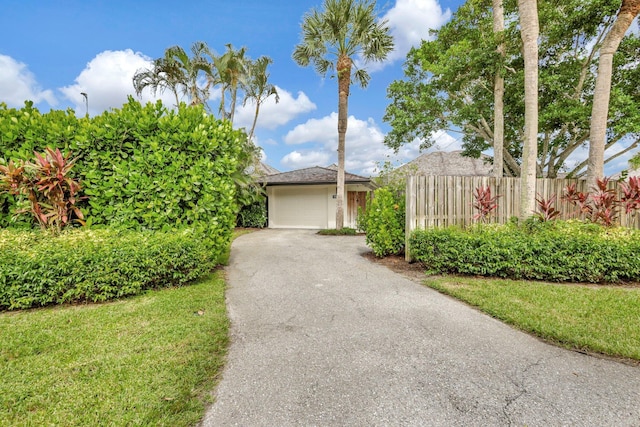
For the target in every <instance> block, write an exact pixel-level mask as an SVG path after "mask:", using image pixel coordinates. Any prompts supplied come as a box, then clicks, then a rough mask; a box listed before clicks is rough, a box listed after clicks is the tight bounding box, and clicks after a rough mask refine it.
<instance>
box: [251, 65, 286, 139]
mask: <svg viewBox="0 0 640 427" xmlns="http://www.w3.org/2000/svg"><path fill="white" fill-rule="evenodd" d="M272 62H273V60H272V59H271V58H269V57H267V56H261V57H260V58H258V59H256V60H255V61H251V60H248V64H247V78H246V81H245V84H244V101H243V102H242V105H243V106H244V105H246V104H247V101H251V102H253V103H254V104H255V106H256V109H255V114H254V116H253V123H252V124H251V130H250V131H249V140H252V139H253V133H254V132H255V130H256V123H258V115H259V114H260V106H261V105H262V103H263V102H264V101H266V99H267V98H269V97H270V96H271V95H274V96H275V100H276V103H278V102H280V96H279V95H278V91H277V90H276V87H275V86H274V85H273V84H271V83H269V73H268V72H267V67H268V66H269V64H271V63H272Z"/></svg>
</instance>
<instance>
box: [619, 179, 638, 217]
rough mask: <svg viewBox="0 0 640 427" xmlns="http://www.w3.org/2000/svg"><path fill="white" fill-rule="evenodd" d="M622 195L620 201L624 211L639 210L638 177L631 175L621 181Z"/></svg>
mask: <svg viewBox="0 0 640 427" xmlns="http://www.w3.org/2000/svg"><path fill="white" fill-rule="evenodd" d="M620 188H621V190H622V196H621V197H620V202H621V203H622V204H623V205H624V211H625V213H632V212H637V211H640V177H638V176H632V177H631V178H629V181H628V182H621V183H620Z"/></svg>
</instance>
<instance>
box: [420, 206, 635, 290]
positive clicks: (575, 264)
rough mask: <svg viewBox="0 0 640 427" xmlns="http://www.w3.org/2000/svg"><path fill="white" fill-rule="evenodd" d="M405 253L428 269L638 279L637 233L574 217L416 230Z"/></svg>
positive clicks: (547, 277)
mask: <svg viewBox="0 0 640 427" xmlns="http://www.w3.org/2000/svg"><path fill="white" fill-rule="evenodd" d="M409 244H410V245H411V254H412V256H413V257H414V258H415V259H416V260H417V261H420V262H422V263H423V264H424V265H425V266H426V267H427V269H428V271H429V272H431V273H456V274H469V275H480V276H497V277H505V278H512V279H536V280H547V281H557V282H564V281H569V282H592V283H600V282H621V281H638V280H640V257H638V256H637V254H638V253H640V232H638V231H635V230H629V229H624V228H614V229H607V228H605V227H602V226H599V225H597V224H586V223H582V222H575V221H553V222H539V221H536V220H535V219H533V220H529V221H527V222H525V223H524V224H523V225H521V226H518V225H515V224H507V225H477V226H474V227H471V228H469V229H461V228H459V227H448V228H442V229H430V230H416V231H415V232H414V233H412V235H411V237H410V243H409Z"/></svg>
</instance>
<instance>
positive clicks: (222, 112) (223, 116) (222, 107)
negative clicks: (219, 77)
mask: <svg viewBox="0 0 640 427" xmlns="http://www.w3.org/2000/svg"><path fill="white" fill-rule="evenodd" d="M226 90H227V88H226V86H225V85H224V84H222V85H220V119H221V120H225V119H226V118H227V112H226V111H225V110H226V107H225V105H224V93H225V91H226Z"/></svg>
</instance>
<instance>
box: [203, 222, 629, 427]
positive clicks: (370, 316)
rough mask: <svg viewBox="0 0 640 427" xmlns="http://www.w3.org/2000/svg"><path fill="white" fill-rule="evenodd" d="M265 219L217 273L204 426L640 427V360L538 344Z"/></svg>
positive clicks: (353, 242)
mask: <svg viewBox="0 0 640 427" xmlns="http://www.w3.org/2000/svg"><path fill="white" fill-rule="evenodd" d="M366 251H368V248H367V247H366V246H365V243H364V238H362V237H324V236H318V235H316V234H315V233H314V232H313V231H300V230H264V231H260V232H256V233H252V234H247V235H244V236H241V237H240V238H238V239H237V240H236V241H235V242H234V244H233V250H232V255H231V260H230V265H229V267H228V269H227V271H228V283H229V289H228V292H227V300H228V309H229V315H230V318H231V322H232V328H231V333H232V344H231V347H230V351H229V356H228V364H227V366H226V368H225V370H224V372H223V379H222V381H221V382H220V384H219V386H218V388H217V390H216V393H215V399H216V401H215V403H214V404H213V406H212V407H211V408H210V409H209V410H208V412H207V414H206V417H205V419H204V421H203V423H202V425H204V426H567V425H571V426H640V368H638V367H634V366H628V365H625V364H622V363H618V362H613V361H607V360H602V359H598V358H594V357H590V356H585V355H582V354H579V353H575V352H571V351H567V350H563V349H560V348H556V347H553V346H551V345H547V344H545V343H543V342H541V341H539V340H537V339H535V338H532V337H530V336H528V335H526V334H524V333H521V332H518V331H516V330H514V329H512V328H510V327H509V326H506V325H504V324H502V323H500V322H498V321H497V320H494V319H492V318H491V317H489V316H486V315H484V314H481V313H480V312H478V311H476V310H474V309H472V308H469V307H467V306H466V305H464V304H462V303H460V302H457V301H455V300H453V299H451V298H449V297H446V296H443V295H441V294H439V293H437V292H435V291H433V290H431V289H429V288H426V287H424V286H421V285H419V284H417V283H414V282H412V281H410V280H408V279H406V278H404V277H402V276H400V275H397V274H396V273H393V272H392V271H390V270H388V269H387V268H385V267H383V266H379V265H376V264H373V263H371V262H369V261H367V260H366V259H364V258H363V257H362V256H361V253H363V252H366Z"/></svg>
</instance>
